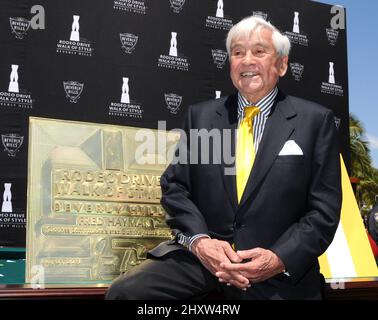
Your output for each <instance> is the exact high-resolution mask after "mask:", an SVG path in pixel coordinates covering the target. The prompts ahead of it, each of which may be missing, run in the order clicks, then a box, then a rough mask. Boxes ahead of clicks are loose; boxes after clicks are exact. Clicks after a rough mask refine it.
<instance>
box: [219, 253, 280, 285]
mask: <svg viewBox="0 0 378 320" xmlns="http://www.w3.org/2000/svg"><path fill="white" fill-rule="evenodd" d="M236 253H237V255H238V256H239V257H240V259H243V260H250V261H249V262H245V263H231V262H223V263H221V268H222V271H221V272H217V273H216V276H217V277H218V278H219V279H220V280H221V281H224V282H229V280H230V274H232V273H235V272H237V273H239V274H241V275H242V276H244V277H245V278H247V279H248V280H249V281H250V282H251V283H256V282H261V281H264V280H266V279H269V278H271V277H273V276H275V275H277V274H279V273H282V272H284V271H285V266H284V264H283V262H282V260H281V259H280V258H279V257H278V256H277V255H276V254H275V253H274V252H272V251H270V250H266V249H262V248H255V249H251V250H244V251H237V252H236Z"/></svg>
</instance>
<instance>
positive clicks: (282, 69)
mask: <svg viewBox="0 0 378 320" xmlns="http://www.w3.org/2000/svg"><path fill="white" fill-rule="evenodd" d="M279 60H280V61H279V62H278V63H279V66H278V74H279V75H280V77H283V76H284V75H285V74H286V71H287V64H288V60H289V57H288V56H284V57H281V58H280V59H279Z"/></svg>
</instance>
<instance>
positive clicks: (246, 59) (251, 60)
mask: <svg viewBox="0 0 378 320" xmlns="http://www.w3.org/2000/svg"><path fill="white" fill-rule="evenodd" d="M243 63H244V64H247V65H250V64H254V63H255V57H254V55H253V54H252V52H251V51H247V52H246V53H245V56H244V59H243Z"/></svg>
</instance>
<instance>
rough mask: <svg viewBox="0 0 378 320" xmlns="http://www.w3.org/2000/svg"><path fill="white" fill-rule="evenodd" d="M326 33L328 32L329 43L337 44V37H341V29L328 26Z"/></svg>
mask: <svg viewBox="0 0 378 320" xmlns="http://www.w3.org/2000/svg"><path fill="white" fill-rule="evenodd" d="M326 33H327V38H328V41H329V44H330V45H331V46H334V45H336V42H337V38H338V37H339V31H338V30H335V29H332V28H327V29H326Z"/></svg>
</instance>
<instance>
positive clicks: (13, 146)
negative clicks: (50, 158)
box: [1, 133, 24, 158]
mask: <svg viewBox="0 0 378 320" xmlns="http://www.w3.org/2000/svg"><path fill="white" fill-rule="evenodd" d="M1 142H2V143H3V146H4V151H5V152H6V153H7V154H8V156H9V157H12V158H14V157H15V156H16V155H17V152H18V151H19V149H20V148H21V146H22V143H23V142H24V137H23V136H20V135H19V134H17V133H8V134H2V135H1Z"/></svg>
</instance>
